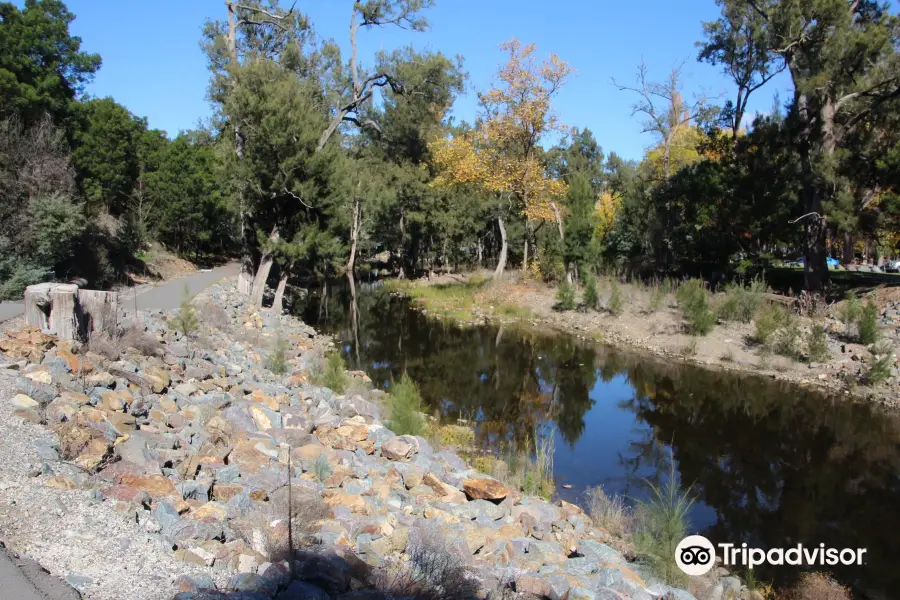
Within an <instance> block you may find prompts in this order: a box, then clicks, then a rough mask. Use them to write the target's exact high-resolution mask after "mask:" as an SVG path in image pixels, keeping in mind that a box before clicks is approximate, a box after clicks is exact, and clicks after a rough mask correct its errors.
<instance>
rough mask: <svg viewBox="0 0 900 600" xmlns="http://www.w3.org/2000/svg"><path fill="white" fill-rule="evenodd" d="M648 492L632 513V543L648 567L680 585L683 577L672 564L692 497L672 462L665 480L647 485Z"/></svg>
mask: <svg viewBox="0 0 900 600" xmlns="http://www.w3.org/2000/svg"><path fill="white" fill-rule="evenodd" d="M649 485H650V490H651V495H650V498H649V499H648V500H644V501H641V502H639V503H638V505H637V510H635V513H634V531H635V533H634V543H635V547H636V548H637V550H638V553H640V554H642V555H643V556H644V557H646V559H647V560H648V562H649V563H650V566H651V568H652V569H653V571H654V572H655V573H656V575H657V576H658V577H660V578H661V579H662V580H663V581H665V582H666V583H668V584H670V585H684V583H685V582H686V576H685V574H684V573H683V572H682V571H681V569H680V568H678V565H677V564H676V563H675V548H676V547H677V546H678V542H680V541H681V540H682V539H684V537H685V536H686V535H687V530H688V516H689V515H690V512H691V507H692V506H693V505H694V500H693V498H692V497H691V496H690V489H688V490H687V491H683V490H682V489H681V488H680V487H679V486H678V482H677V480H676V478H675V467H674V464H673V466H672V468H671V471H670V473H669V477H668V480H667V481H666V483H664V484H661V485H654V484H649Z"/></svg>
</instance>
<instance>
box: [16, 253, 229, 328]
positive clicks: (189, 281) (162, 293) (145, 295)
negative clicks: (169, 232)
mask: <svg viewBox="0 0 900 600" xmlns="http://www.w3.org/2000/svg"><path fill="white" fill-rule="evenodd" d="M239 272H240V265H239V264H237V263H230V264H227V265H225V266H222V267H216V268H215V269H211V270H209V271H198V272H196V273H193V274H191V275H187V276H185V277H179V278H178V279H173V280H171V281H167V282H165V283H162V284H160V285H158V286H156V287H152V288H149V289H147V290H144V291H142V292H140V293H139V294H138V296H137V305H138V309H139V310H151V309H160V310H173V309H176V308H178V306H179V305H180V304H181V299H182V297H183V294H184V286H185V285H186V286H187V287H188V290H189V293H190V295H191V296H195V295H197V294H198V293H199V292H202V291H203V290H204V289H206V288H207V287H209V286H210V285H212V284H214V283H215V282H217V281H219V280H220V279H223V278H225V277H231V276H232V275H237V274H238V273H239ZM125 293H126V294H127V291H126V292H125ZM126 298H127V299H122V300H121V301H120V304H119V306H120V307H122V308H125V310H128V309H133V308H134V300H133V299H132V298H131V297H130V296H128V297H126ZM24 312H25V305H24V304H23V303H22V302H0V322H3V321H6V320H7V319H12V318H13V317H18V316H19V315H21V314H22V313H24Z"/></svg>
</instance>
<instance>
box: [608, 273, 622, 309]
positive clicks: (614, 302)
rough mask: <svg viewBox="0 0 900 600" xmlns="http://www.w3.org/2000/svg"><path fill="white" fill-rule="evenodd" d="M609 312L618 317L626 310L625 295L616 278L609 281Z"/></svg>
mask: <svg viewBox="0 0 900 600" xmlns="http://www.w3.org/2000/svg"><path fill="white" fill-rule="evenodd" d="M606 308H607V310H609V314H611V315H613V316H615V317H618V316H619V315H621V314H622V312H623V311H624V310H625V295H624V294H623V293H622V288H621V287H619V283H618V282H617V281H616V279H615V278H613V279H612V281H610V283H609V302H607V304H606Z"/></svg>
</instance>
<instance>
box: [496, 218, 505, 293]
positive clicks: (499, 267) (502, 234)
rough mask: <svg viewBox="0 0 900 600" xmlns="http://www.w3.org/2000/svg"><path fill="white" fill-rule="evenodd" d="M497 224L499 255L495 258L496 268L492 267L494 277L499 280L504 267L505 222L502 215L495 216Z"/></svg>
mask: <svg viewBox="0 0 900 600" xmlns="http://www.w3.org/2000/svg"><path fill="white" fill-rule="evenodd" d="M497 226H498V227H499V228H500V257H499V258H498V259H497V268H496V269H494V279H495V280H500V279H501V278H502V277H503V270H504V269H505V268H506V251H507V241H506V224H505V223H504V222H503V217H497Z"/></svg>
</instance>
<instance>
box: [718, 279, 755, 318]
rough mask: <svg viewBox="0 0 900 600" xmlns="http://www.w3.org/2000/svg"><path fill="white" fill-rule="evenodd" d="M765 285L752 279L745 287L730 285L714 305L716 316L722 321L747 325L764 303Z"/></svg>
mask: <svg viewBox="0 0 900 600" xmlns="http://www.w3.org/2000/svg"><path fill="white" fill-rule="evenodd" d="M765 293H766V285H765V283H763V282H762V280H760V279H754V280H753V281H751V282H750V284H749V285H748V286H747V287H744V286H743V285H741V284H739V283H731V284H728V285H727V286H726V287H725V293H724V296H723V297H722V298H721V299H720V300H719V302H718V303H717V304H716V315H717V316H718V317H719V318H720V319H722V320H723V321H740V322H741V323H749V322H750V321H752V320H753V317H754V315H756V313H757V311H758V310H759V308H760V307H761V306H762V305H763V302H765V297H764V294H765Z"/></svg>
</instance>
